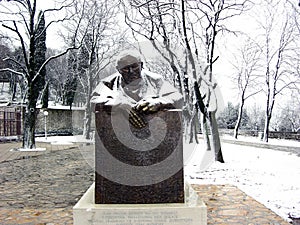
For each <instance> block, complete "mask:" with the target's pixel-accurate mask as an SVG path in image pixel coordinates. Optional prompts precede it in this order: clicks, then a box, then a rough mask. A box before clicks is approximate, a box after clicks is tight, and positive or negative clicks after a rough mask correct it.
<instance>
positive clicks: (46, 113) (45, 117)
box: [44, 111, 48, 140]
mask: <svg viewBox="0 0 300 225" xmlns="http://www.w3.org/2000/svg"><path fill="white" fill-rule="evenodd" d="M47 116H48V111H44V120H45V139H46V140H47Z"/></svg>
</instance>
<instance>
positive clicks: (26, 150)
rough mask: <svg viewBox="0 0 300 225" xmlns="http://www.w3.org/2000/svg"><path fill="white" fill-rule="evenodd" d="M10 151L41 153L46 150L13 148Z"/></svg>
mask: <svg viewBox="0 0 300 225" xmlns="http://www.w3.org/2000/svg"><path fill="white" fill-rule="evenodd" d="M10 151H20V152H41V151H46V148H14V149H11V150H10Z"/></svg>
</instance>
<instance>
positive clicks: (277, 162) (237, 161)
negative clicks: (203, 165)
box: [185, 137, 300, 221]
mask: <svg viewBox="0 0 300 225" xmlns="http://www.w3.org/2000/svg"><path fill="white" fill-rule="evenodd" d="M250 139H251V138H245V137H240V140H242V141H250ZM270 142H271V143H272V144H275V143H276V142H277V140H270ZM277 143H278V144H279V143H280V145H281V146H285V145H287V146H299V142H297V141H285V140H280V142H277ZM204 146H205V145H204V143H203V142H202V143H201V144H199V147H198V149H197V151H195V154H194V156H193V158H192V160H191V161H190V162H189V163H188V165H187V166H186V167H185V176H186V179H187V180H188V181H189V183H192V184H232V185H235V186H237V187H238V188H240V189H241V190H242V191H244V192H245V193H247V194H248V195H249V196H251V197H253V198H254V199H256V200H257V201H258V202H260V203H262V204H264V205H265V206H266V207H268V208H270V209H271V210H272V211H274V212H275V213H277V214H278V215H280V216H281V217H282V218H284V219H285V220H287V221H290V219H289V215H293V216H294V217H300V182H299V177H300V157H298V156H297V155H296V154H293V153H289V152H283V151H278V150H277V151H276V150H270V149H266V148H255V147H248V146H240V145H236V144H227V143H222V152H223V156H224V160H225V163H219V162H215V163H213V164H212V165H211V166H210V167H209V168H208V169H206V170H201V169H200V162H201V159H202V158H201V154H203V151H204V150H205V149H204Z"/></svg>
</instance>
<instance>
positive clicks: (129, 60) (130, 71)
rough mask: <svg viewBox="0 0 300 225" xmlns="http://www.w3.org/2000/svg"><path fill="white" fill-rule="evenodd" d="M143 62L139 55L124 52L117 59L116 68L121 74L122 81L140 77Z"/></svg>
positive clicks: (129, 81)
mask: <svg viewBox="0 0 300 225" xmlns="http://www.w3.org/2000/svg"><path fill="white" fill-rule="evenodd" d="M142 66H143V63H142V61H141V59H140V57H139V56H134V55H131V54H130V53H129V54H125V55H123V56H121V57H120V58H119V59H118V60H117V67H116V68H117V70H118V71H119V73H120V74H121V75H122V77H123V79H124V82H125V83H126V84H130V83H131V82H133V81H135V80H138V79H140V78H141V71H142Z"/></svg>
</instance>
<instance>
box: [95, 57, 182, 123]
mask: <svg viewBox="0 0 300 225" xmlns="http://www.w3.org/2000/svg"><path fill="white" fill-rule="evenodd" d="M116 69H117V71H118V73H115V74H113V75H110V76H109V77H106V78H105V79H103V80H101V82H100V84H98V86H97V87H96V88H95V90H94V92H93V97H92V103H103V104H105V105H110V106H113V107H116V108H120V109H123V110H125V111H126V112H127V113H128V114H129V122H130V123H131V124H132V125H133V126H134V127H136V128H143V127H145V126H146V125H147V122H146V121H145V120H144V115H146V114H150V113H155V112H157V111H160V110H165V109H173V108H181V107H182V95H181V94H180V93H179V92H178V91H177V89H176V88H175V87H173V86H172V85H171V84H170V83H169V82H168V81H166V80H164V79H163V77H162V76H161V75H159V74H156V73H152V72H150V71H148V70H146V69H144V68H143V62H142V61H141V59H140V58H139V57H138V56H134V55H132V54H126V55H123V56H121V57H120V58H119V59H118V61H117V65H116Z"/></svg>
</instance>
